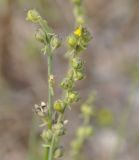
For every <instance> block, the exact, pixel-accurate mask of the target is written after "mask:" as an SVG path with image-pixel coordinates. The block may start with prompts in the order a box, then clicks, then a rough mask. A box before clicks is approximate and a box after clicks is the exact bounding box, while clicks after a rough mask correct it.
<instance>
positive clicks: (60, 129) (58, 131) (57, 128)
mask: <svg viewBox="0 0 139 160" xmlns="http://www.w3.org/2000/svg"><path fill="white" fill-rule="evenodd" d="M52 130H53V132H54V133H55V135H57V136H62V135H64V134H65V129H64V126H63V124H62V123H58V124H54V125H53V127H52Z"/></svg>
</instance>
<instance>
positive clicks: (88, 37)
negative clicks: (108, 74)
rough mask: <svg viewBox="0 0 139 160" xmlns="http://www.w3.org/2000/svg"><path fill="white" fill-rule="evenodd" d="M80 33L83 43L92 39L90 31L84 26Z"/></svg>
mask: <svg viewBox="0 0 139 160" xmlns="http://www.w3.org/2000/svg"><path fill="white" fill-rule="evenodd" d="M82 35H83V36H82V37H83V40H84V43H85V42H86V43H88V42H90V40H91V39H92V35H91V33H90V32H89V31H88V30H87V29H86V28H82Z"/></svg>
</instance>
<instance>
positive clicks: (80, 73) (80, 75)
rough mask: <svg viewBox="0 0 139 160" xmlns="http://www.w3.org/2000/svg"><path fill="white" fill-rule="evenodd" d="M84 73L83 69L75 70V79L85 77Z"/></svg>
mask: <svg viewBox="0 0 139 160" xmlns="http://www.w3.org/2000/svg"><path fill="white" fill-rule="evenodd" d="M84 77H85V76H84V74H83V72H82V71H75V73H74V80H75V81H77V80H82V79H84Z"/></svg>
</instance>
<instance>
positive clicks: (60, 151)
mask: <svg viewBox="0 0 139 160" xmlns="http://www.w3.org/2000/svg"><path fill="white" fill-rule="evenodd" d="M63 152H64V151H63V147H61V146H60V147H58V148H57V149H56V150H55V151H54V158H55V159H57V158H60V157H62V156H63Z"/></svg>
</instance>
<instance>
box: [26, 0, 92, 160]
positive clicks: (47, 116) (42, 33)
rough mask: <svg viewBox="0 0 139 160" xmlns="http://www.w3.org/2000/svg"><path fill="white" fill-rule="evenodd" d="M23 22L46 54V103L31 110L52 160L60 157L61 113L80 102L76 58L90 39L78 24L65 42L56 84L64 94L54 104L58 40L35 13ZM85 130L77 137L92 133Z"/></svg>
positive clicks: (81, 64) (78, 61) (80, 69)
mask: <svg viewBox="0 0 139 160" xmlns="http://www.w3.org/2000/svg"><path fill="white" fill-rule="evenodd" d="M74 2H75V4H76V5H77V6H78V7H79V6H80V5H81V1H80V0H78V1H77V0H76V1H74ZM78 16H79V14H78ZM80 16H81V15H80ZM80 18H81V17H80ZM26 19H27V20H28V21H30V22H32V23H35V24H37V25H38V29H37V31H36V33H35V38H36V40H38V41H39V42H41V43H42V44H43V48H42V51H43V52H44V53H47V54H46V55H47V61H48V102H47V104H46V103H45V102H41V104H40V105H35V107H34V111H35V113H36V114H37V115H38V116H39V117H40V119H41V121H42V125H41V126H43V127H44V129H43V131H42V134H41V137H42V139H43V142H44V144H43V146H44V147H45V149H46V151H45V152H46V157H45V159H46V160H53V159H54V158H59V157H61V156H62V155H63V147H62V146H61V145H59V143H60V142H59V141H60V137H61V136H63V135H64V134H65V133H66V129H65V125H66V123H67V120H65V118H64V112H65V109H66V108H67V107H70V106H71V105H72V104H73V103H75V102H77V101H78V100H79V99H80V97H79V93H78V92H77V91H75V89H74V88H75V84H76V82H77V81H78V80H82V79H84V77H85V75H84V62H83V60H82V59H81V57H80V55H81V54H80V53H81V52H82V51H84V50H85V49H86V47H87V46H88V43H89V42H90V40H91V38H92V37H91V34H90V33H89V31H88V30H87V29H86V28H85V27H84V26H83V25H81V23H80V25H79V26H78V27H77V28H76V29H75V31H73V33H72V34H71V35H70V36H68V38H67V39H66V42H67V48H68V52H67V53H69V54H68V55H69V56H68V57H69V71H68V74H67V75H66V77H65V78H64V79H63V80H62V82H61V84H60V86H61V87H62V89H63V91H64V94H63V97H61V98H60V99H58V100H56V101H54V100H53V96H54V89H53V88H54V87H53V85H54V83H55V80H54V75H53V73H52V60H53V53H54V51H55V50H56V49H57V48H59V47H60V45H61V41H60V39H59V38H58V35H57V34H55V33H54V31H53V30H52V29H51V27H49V25H48V23H47V21H46V20H44V19H43V18H42V17H41V16H40V15H39V13H38V12H37V11H36V10H30V11H28V13H27V18H26ZM84 111H85V109H84ZM86 113H87V111H86ZM85 127H86V128H85V133H83V132H84V131H83V130H84V129H83V128H80V131H78V132H79V133H78V134H79V136H80V138H81V137H82V136H83V134H84V137H86V136H89V135H90V134H91V132H92V131H91V129H89V126H85Z"/></svg>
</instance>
